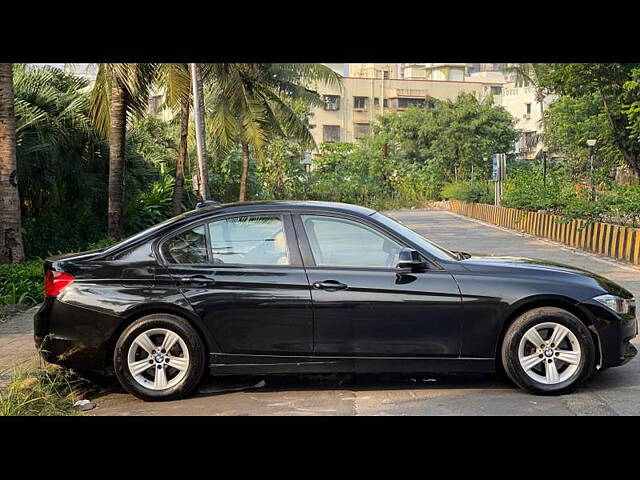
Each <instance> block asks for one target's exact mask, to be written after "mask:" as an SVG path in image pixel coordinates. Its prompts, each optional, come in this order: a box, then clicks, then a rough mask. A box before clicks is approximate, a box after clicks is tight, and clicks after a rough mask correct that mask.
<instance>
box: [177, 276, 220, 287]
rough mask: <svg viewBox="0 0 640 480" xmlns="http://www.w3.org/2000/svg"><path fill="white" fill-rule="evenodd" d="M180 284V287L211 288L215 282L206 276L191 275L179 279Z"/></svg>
mask: <svg viewBox="0 0 640 480" xmlns="http://www.w3.org/2000/svg"><path fill="white" fill-rule="evenodd" d="M180 283H181V284H182V285H197V286H211V285H215V284H216V280H215V278H212V277H207V276H206V275H191V276H189V277H181V278H180Z"/></svg>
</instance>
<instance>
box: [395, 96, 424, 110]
mask: <svg viewBox="0 0 640 480" xmlns="http://www.w3.org/2000/svg"><path fill="white" fill-rule="evenodd" d="M425 102H426V101H425V99H424V98H399V99H398V108H409V107H424V106H425Z"/></svg>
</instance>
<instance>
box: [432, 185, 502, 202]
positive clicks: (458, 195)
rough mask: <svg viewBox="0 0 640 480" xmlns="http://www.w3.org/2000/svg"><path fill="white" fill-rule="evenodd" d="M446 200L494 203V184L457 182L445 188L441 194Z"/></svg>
mask: <svg viewBox="0 0 640 480" xmlns="http://www.w3.org/2000/svg"><path fill="white" fill-rule="evenodd" d="M440 195H441V196H442V198H443V199H445V200H461V201H463V202H475V203H493V201H494V186H493V182H480V181H476V182H455V183H447V184H445V185H444V186H443V188H442V192H441V194H440Z"/></svg>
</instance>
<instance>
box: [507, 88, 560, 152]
mask: <svg viewBox="0 0 640 480" xmlns="http://www.w3.org/2000/svg"><path fill="white" fill-rule="evenodd" d="M556 98H557V97H556V96H555V95H547V96H546V97H545V98H544V100H543V106H542V108H541V105H540V102H538V100H537V99H536V91H535V88H534V87H533V86H527V87H516V86H515V84H513V83H512V84H509V85H508V86H507V87H506V88H505V89H504V90H503V94H502V106H503V107H504V108H505V110H507V111H508V112H509V113H510V114H511V116H512V117H513V118H514V119H515V128H516V130H518V131H519V132H520V137H519V139H518V140H517V142H516V144H515V148H514V152H515V153H516V154H517V155H518V156H519V157H520V158H524V159H528V160H533V159H535V158H537V157H539V155H540V154H541V153H542V151H543V150H542V149H543V148H544V143H543V141H542V136H541V134H542V115H543V114H544V112H545V111H546V110H547V109H548V108H549V105H551V103H552V102H553V101H554V100H555V99H556Z"/></svg>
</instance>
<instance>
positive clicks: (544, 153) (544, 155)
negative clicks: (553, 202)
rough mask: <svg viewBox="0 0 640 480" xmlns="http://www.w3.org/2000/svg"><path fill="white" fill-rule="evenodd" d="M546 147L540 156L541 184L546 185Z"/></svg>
mask: <svg viewBox="0 0 640 480" xmlns="http://www.w3.org/2000/svg"><path fill="white" fill-rule="evenodd" d="M547 151H548V150H547V147H545V148H544V150H543V156H542V185H543V186H544V187H546V186H547Z"/></svg>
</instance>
